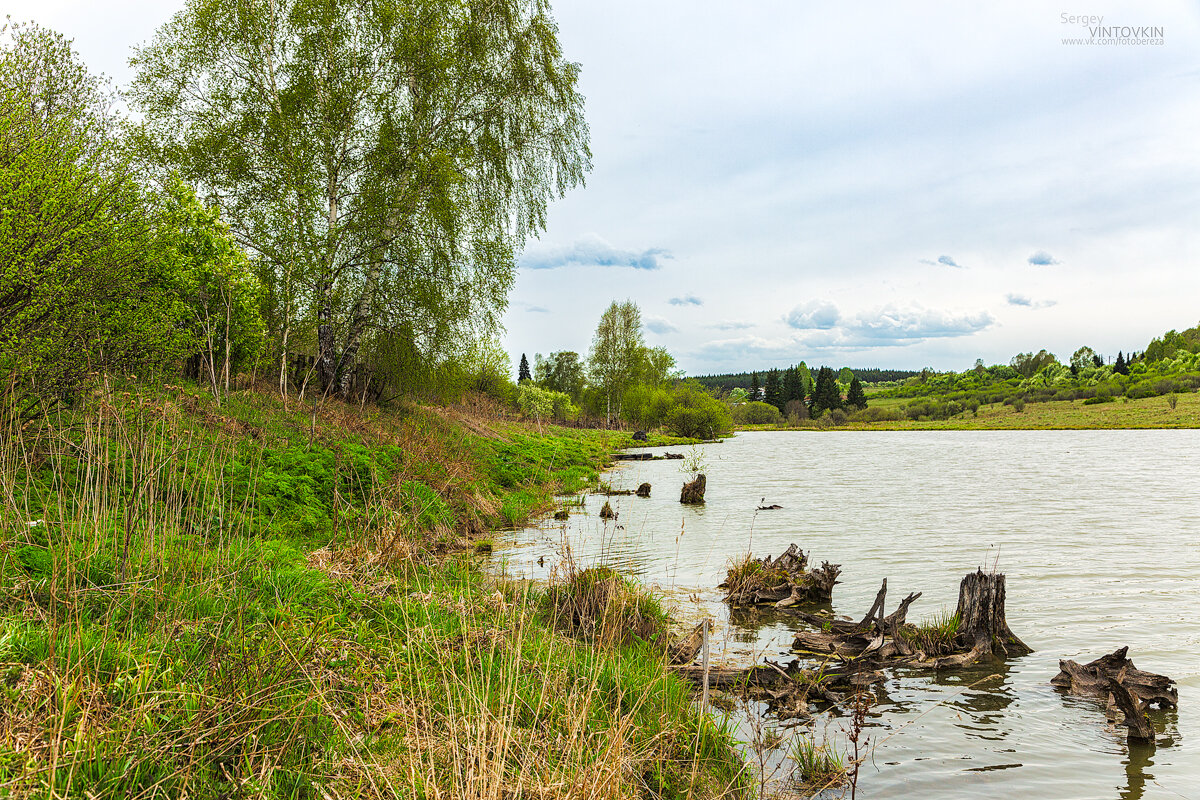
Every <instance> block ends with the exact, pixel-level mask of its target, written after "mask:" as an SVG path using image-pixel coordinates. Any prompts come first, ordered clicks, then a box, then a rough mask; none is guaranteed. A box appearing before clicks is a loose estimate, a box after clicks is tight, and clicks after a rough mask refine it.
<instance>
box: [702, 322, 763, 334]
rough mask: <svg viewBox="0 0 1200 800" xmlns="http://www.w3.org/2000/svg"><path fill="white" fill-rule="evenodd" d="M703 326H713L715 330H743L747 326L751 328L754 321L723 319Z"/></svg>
mask: <svg viewBox="0 0 1200 800" xmlns="http://www.w3.org/2000/svg"><path fill="white" fill-rule="evenodd" d="M705 327H708V328H715V329H716V330H719V331H744V330H746V329H747V328H753V327H754V323H753V322H742V321H740V320H736V319H723V320H721V321H720V322H714V323H712V324H711V325H707V326H705Z"/></svg>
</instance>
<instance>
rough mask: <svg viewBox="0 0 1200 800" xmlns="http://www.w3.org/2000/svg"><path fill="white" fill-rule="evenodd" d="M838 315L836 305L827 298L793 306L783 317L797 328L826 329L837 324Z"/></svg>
mask: <svg viewBox="0 0 1200 800" xmlns="http://www.w3.org/2000/svg"><path fill="white" fill-rule="evenodd" d="M840 317H841V315H840V314H838V310H837V306H835V305H834V304H833V303H831V302H829V301H828V300H810V301H809V302H807V303H804V304H802V305H798V306H796V307H795V308H793V309H792V310H791V311H789V312H788V313H787V315H786V316H785V317H784V318H783V319H784V321H785V322H786V323H787V324H788V325H790V326H791V327H793V328H797V329H799V330H811V329H814V328H815V329H818V330H828V329H829V328H832V327H833V326H835V325H837V323H838V319H839V318H840Z"/></svg>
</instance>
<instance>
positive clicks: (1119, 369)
mask: <svg viewBox="0 0 1200 800" xmlns="http://www.w3.org/2000/svg"><path fill="white" fill-rule="evenodd" d="M1113 372H1115V373H1117V374H1118V375H1128V374H1129V365H1128V364H1126V363H1125V356H1124V354H1123V353H1122V352H1121V351H1120V350H1118V351H1117V363H1116V364H1113Z"/></svg>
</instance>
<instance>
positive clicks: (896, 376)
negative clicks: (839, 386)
mask: <svg viewBox="0 0 1200 800" xmlns="http://www.w3.org/2000/svg"><path fill="white" fill-rule="evenodd" d="M767 371H768V370H766V369H764V370H761V371H759V372H758V373H757V374H758V375H759V376H760V377H759V380H760V381H761V380H762V377H761V376H763V375H766V374H767ZM850 371H851V372H853V373H854V377H856V378H858V379H859V380H860V381H862V382H863V383H882V382H884V381H902V380H905V379H906V378H912V377H915V376H917V375H920V374H921V372H920V371H919V370H911V369H874V368H872V369H851V370H850ZM753 374H754V373H750V372H727V373H725V374H722V375H700V376H698V377H696V378H695V379H694V380H696V381H697V382H699V383H700V384H702V385H703V386H706V387H708V388H709V389H715V390H718V391H721V392H729V391H732V390H733V389H735V388H738V387H741V388H743V389H745V388H748V387H749V386H750V384H751V383H752V379H751V376H752V375H753Z"/></svg>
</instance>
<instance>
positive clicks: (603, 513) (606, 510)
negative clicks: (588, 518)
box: [600, 500, 617, 519]
mask: <svg viewBox="0 0 1200 800" xmlns="http://www.w3.org/2000/svg"><path fill="white" fill-rule="evenodd" d="M616 518H617V512H615V511H613V507H612V506H611V505H609V504H608V501H607V500H606V501H604V507H603V508H601V509H600V519H616Z"/></svg>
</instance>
